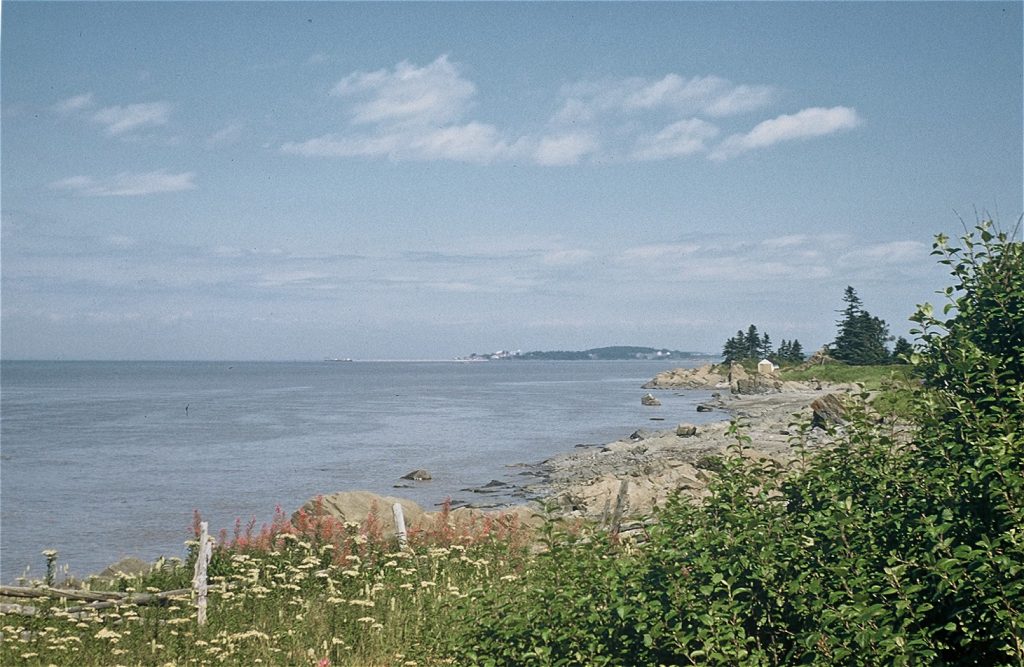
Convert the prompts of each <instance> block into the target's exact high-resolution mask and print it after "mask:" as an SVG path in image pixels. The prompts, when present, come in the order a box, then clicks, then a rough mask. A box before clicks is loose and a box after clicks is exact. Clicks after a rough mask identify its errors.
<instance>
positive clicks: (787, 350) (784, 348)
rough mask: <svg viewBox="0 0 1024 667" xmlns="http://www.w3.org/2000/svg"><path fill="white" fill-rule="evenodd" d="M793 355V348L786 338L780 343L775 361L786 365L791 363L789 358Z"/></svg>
mask: <svg viewBox="0 0 1024 667" xmlns="http://www.w3.org/2000/svg"><path fill="white" fill-rule="evenodd" d="M791 354H792V348H791V347H790V344H789V341H788V340H786V339H785V338H783V339H782V342H781V343H779V349H778V350H776V352H775V361H776V362H777V363H779V364H784V363H787V362H788V361H789V356H790V355H791Z"/></svg>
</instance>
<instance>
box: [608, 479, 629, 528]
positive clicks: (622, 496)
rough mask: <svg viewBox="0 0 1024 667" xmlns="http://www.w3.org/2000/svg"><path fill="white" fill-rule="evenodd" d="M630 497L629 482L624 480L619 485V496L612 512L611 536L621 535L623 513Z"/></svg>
mask: <svg viewBox="0 0 1024 667" xmlns="http://www.w3.org/2000/svg"><path fill="white" fill-rule="evenodd" d="M628 495H629V480H628V479H623V480H622V483H621V484H619V495H618V496H616V497H615V510H614V511H613V512H612V523H611V531H610V532H611V534H612V535H618V534H619V524H621V523H622V513H623V511H624V510H625V506H626V500H627V498H628Z"/></svg>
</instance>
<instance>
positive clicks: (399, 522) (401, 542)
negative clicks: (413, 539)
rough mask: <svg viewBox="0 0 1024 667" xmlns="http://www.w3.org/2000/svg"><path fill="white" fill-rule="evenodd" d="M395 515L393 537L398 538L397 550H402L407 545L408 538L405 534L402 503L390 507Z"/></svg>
mask: <svg viewBox="0 0 1024 667" xmlns="http://www.w3.org/2000/svg"><path fill="white" fill-rule="evenodd" d="M391 511H392V512H394V513H395V535H397V536H398V548H399V549H404V548H405V547H406V545H408V543H409V536H408V534H407V533H406V532H405V513H404V512H403V511H402V503H395V504H394V505H392V506H391Z"/></svg>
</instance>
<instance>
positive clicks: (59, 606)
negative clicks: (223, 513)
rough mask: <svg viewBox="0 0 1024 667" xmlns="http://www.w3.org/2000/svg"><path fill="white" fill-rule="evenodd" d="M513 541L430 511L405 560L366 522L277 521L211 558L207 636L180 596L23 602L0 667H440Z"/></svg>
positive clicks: (181, 573) (174, 582) (132, 581)
mask: <svg viewBox="0 0 1024 667" xmlns="http://www.w3.org/2000/svg"><path fill="white" fill-rule="evenodd" d="M296 524H298V525H296ZM525 532H526V530H525V529H524V528H522V527H520V526H518V525H517V524H516V523H515V522H514V521H512V520H508V521H502V520H498V521H486V522H485V521H479V522H474V523H469V524H462V525H458V526H456V525H453V522H452V521H450V520H449V516H448V515H447V514H446V513H442V515H441V517H440V518H439V519H438V520H437V522H436V523H435V524H433V525H432V526H428V527H427V528H425V529H423V530H420V531H416V532H413V533H412V534H410V545H411V546H409V547H408V548H406V549H404V550H403V549H399V548H397V545H396V544H395V540H394V538H390V537H385V536H382V535H381V534H380V531H379V530H375V529H374V523H373V522H372V521H370V522H367V523H365V524H363V525H362V526H358V525H356V524H342V523H340V522H338V521H336V520H334V519H330V518H326V517H325V518H322V519H312V518H306V519H300V520H299V521H297V522H294V523H293V522H291V521H287V520H284V519H282V518H280V517H279V519H278V520H275V522H274V525H273V526H271V527H269V528H266V529H264V530H263V531H261V532H260V533H259V534H258V535H252V534H248V535H239V534H236V536H235V538H234V539H230V540H225V541H222V543H221V545H220V546H219V547H218V548H217V549H216V550H215V553H214V557H213V560H212V561H211V564H210V570H209V571H210V574H211V576H210V591H209V598H208V622H207V624H206V625H205V626H199V625H198V624H197V622H196V610H195V607H194V605H193V603H192V601H191V600H190V599H189V598H188V597H184V598H181V599H176V600H171V601H170V602H169V604H166V605H164V606H139V605H135V604H132V603H126V604H122V605H119V606H117V607H112V608H106V609H88V610H83V611H76V609H75V607H76V605H79V606H80V605H81V604H82V603H80V602H74V601H68V600H52V601H45V600H44V601H42V602H33V603H32V604H33V605H34V606H35V607H37V610H38V612H40V613H37V614H36V615H35V616H30V617H27V616H21V615H15V614H0V625H2V638H0V664H3V665H71V664H75V665H222V664H226V665H315V666H317V667H328V666H329V665H335V666H337V665H353V666H355V665H359V666H372V665H401V666H403V667H412V666H414V665H434V664H451V661H449V660H447V659H446V656H445V652H444V647H445V646H447V645H449V644H448V641H449V638H450V635H451V629H452V623H453V622H454V621H453V618H454V617H455V614H456V613H457V611H458V610H459V609H462V608H464V607H465V606H466V605H467V604H471V603H472V600H473V598H474V597H475V596H479V595H483V594H484V593H485V592H486V591H488V590H489V589H490V588H492V587H494V586H503V585H509V584H510V582H513V581H514V580H515V579H516V578H517V577H518V576H519V574H520V573H521V572H522V570H523V568H524V567H525V564H526V563H527V559H528V550H527V548H526V544H527V541H526V540H525V539H524V538H523V536H524V535H525ZM191 577H192V569H191V567H189V566H188V565H182V564H171V565H166V566H165V567H162V568H160V569H159V570H158V571H155V572H153V573H151V574H149V575H145V576H141V577H138V578H125V579H121V580H119V582H118V584H119V587H120V588H121V589H122V590H128V591H134V592H139V593H144V592H155V591H156V590H158V589H160V590H167V589H176V588H188V587H190V580H191ZM154 584H156V585H155V586H154ZM11 602H15V600H11ZM16 602H22V603H23V602H24V600H17V601H16Z"/></svg>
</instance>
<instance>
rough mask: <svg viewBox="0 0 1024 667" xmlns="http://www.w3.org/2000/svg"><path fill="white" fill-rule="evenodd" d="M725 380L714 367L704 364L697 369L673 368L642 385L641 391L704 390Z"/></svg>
mask: <svg viewBox="0 0 1024 667" xmlns="http://www.w3.org/2000/svg"><path fill="white" fill-rule="evenodd" d="M724 382H725V378H724V377H723V376H722V374H721V373H719V372H718V371H717V370H716V368H715V366H712V365H711V364H705V365H703V366H701V367H699V368H674V369H672V370H670V371H662V372H661V373H658V374H657V375H655V376H654V378H653V379H652V380H650V381H649V382H647V383H646V384H644V385H643V387H642V389H706V388H708V387H717V386H719V385H721V384H723V383H724Z"/></svg>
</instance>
